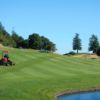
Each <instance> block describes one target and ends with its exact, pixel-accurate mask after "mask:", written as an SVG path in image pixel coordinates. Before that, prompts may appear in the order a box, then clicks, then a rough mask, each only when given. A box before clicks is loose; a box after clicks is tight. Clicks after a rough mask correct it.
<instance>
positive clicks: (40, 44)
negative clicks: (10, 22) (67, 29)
mask: <svg viewBox="0 0 100 100" xmlns="http://www.w3.org/2000/svg"><path fill="white" fill-rule="evenodd" d="M0 43H1V44H3V45H6V46H12V47H15V48H31V49H36V50H41V49H42V50H45V51H46V50H47V51H52V52H54V51H55V50H56V45H55V44H54V43H53V42H52V41H50V40H49V39H48V38H46V37H44V36H40V35H39V34H38V33H32V34H30V35H29V37H28V38H27V39H24V38H23V37H22V36H19V35H18V34H17V33H16V32H15V31H14V30H13V31H12V34H11V35H10V34H9V33H8V32H7V31H6V30H5V28H4V26H3V25H2V23H0Z"/></svg>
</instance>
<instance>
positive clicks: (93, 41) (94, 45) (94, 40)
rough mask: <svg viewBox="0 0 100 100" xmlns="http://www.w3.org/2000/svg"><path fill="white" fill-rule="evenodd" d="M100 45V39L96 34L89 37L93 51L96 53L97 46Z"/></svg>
mask: <svg viewBox="0 0 100 100" xmlns="http://www.w3.org/2000/svg"><path fill="white" fill-rule="evenodd" d="M98 47H99V41H98V38H97V36H96V35H94V34H93V35H92V36H91V37H90V39H89V48H88V49H89V51H93V53H96V51H97V48H98Z"/></svg>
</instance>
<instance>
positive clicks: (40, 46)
mask: <svg viewBox="0 0 100 100" xmlns="http://www.w3.org/2000/svg"><path fill="white" fill-rule="evenodd" d="M28 40H29V48H32V49H37V50H41V51H46V52H47V51H52V52H54V51H55V50H56V47H55V44H54V43H53V42H51V41H50V40H49V39H48V38H46V37H44V36H39V34H37V33H33V34H31V35H29V38H28Z"/></svg>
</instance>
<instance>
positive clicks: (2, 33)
mask: <svg viewBox="0 0 100 100" xmlns="http://www.w3.org/2000/svg"><path fill="white" fill-rule="evenodd" d="M0 43H2V44H3V45H5V46H14V45H15V42H14V40H13V39H12V38H11V36H10V34H9V33H8V32H7V31H6V30H5V29H4V27H3V25H2V24H1V23H0Z"/></svg>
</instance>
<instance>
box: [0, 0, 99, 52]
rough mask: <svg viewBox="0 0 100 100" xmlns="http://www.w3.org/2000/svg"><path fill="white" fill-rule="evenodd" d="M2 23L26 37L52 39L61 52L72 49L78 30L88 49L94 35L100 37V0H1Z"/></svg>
mask: <svg viewBox="0 0 100 100" xmlns="http://www.w3.org/2000/svg"><path fill="white" fill-rule="evenodd" d="M0 22H2V24H3V25H4V26H5V29H6V30H7V31H8V32H9V33H11V31H12V29H13V28H14V30H15V31H16V32H17V33H18V34H19V35H21V36H23V37H24V38H27V37H28V35H29V34H32V33H39V34H40V35H44V36H46V37H48V38H49V39H50V40H51V41H53V42H54V43H55V44H56V46H57V49H58V51H57V52H58V53H66V52H68V51H71V50H72V39H73V37H74V36H75V33H79V34H80V38H81V39H82V46H83V49H82V52H88V49H87V48H88V43H89V38H90V36H91V34H96V35H97V36H98V37H99V39H100V0H0Z"/></svg>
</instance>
